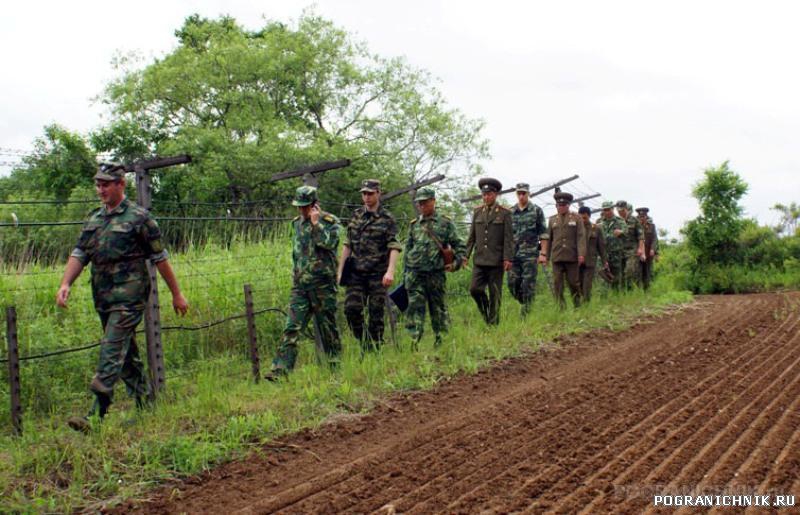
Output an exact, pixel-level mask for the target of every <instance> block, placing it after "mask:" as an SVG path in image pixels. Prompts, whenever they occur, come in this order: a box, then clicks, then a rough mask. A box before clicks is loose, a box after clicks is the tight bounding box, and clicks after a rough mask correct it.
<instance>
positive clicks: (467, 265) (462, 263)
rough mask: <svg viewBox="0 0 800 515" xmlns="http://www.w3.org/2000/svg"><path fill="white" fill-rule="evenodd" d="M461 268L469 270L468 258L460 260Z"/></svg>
mask: <svg viewBox="0 0 800 515" xmlns="http://www.w3.org/2000/svg"><path fill="white" fill-rule="evenodd" d="M461 268H464V269H468V268H469V258H464V259H462V260H461Z"/></svg>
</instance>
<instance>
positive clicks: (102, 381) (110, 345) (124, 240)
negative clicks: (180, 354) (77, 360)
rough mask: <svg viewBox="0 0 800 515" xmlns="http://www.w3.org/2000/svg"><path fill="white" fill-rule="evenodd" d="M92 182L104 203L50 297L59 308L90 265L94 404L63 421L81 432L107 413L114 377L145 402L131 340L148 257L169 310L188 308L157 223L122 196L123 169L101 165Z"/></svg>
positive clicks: (144, 293) (146, 290) (145, 290)
mask: <svg viewBox="0 0 800 515" xmlns="http://www.w3.org/2000/svg"><path fill="white" fill-rule="evenodd" d="M94 181H95V190H96V192H97V195H98V197H100V201H101V202H102V203H103V206H102V207H100V208H98V209H95V210H94V211H92V212H91V214H90V215H89V218H88V220H87V221H86V222H85V223H84V225H83V229H82V230H81V235H80V237H79V238H78V243H77V245H76V246H75V249H74V250H73V251H72V254H71V255H70V257H69V260H68V261H67V266H66V270H65V271H64V276H63V278H62V279H61V286H60V287H59V289H58V293H57V294H56V303H57V304H58V306H60V307H62V308H66V307H67V300H68V299H69V294H70V288H71V287H72V284H73V283H74V282H75V280H76V279H77V278H78V276H79V275H80V273H81V271H82V270H83V268H84V267H85V266H86V265H88V264H89V263H91V264H92V296H93V298H94V305H95V309H96V310H97V313H98V314H99V315H100V322H101V324H102V326H103V331H104V335H103V339H102V340H101V343H100V359H99V362H98V365H97V371H96V373H95V375H94V377H93V378H92V381H91V383H90V384H89V389H90V390H91V391H92V393H94V395H95V401H94V404H93V406H92V409H91V410H90V412H89V415H87V416H86V417H83V418H81V417H72V418H70V419H69V421H68V424H69V426H70V427H72V428H73V429H75V430H77V431H84V432H85V431H87V430H88V429H89V427H90V426H89V421H88V417H89V416H91V415H94V414H97V415H98V416H99V417H100V419H102V418H103V417H104V416H105V415H106V413H107V412H108V408H109V406H110V405H111V403H112V400H113V395H114V384H115V383H116V382H117V379H122V381H123V382H124V383H125V386H126V388H127V390H128V394H129V395H131V396H133V397H135V398H136V405H137V407H139V408H141V407H142V406H143V405H144V403H145V402H146V400H147V397H148V394H149V390H150V389H149V383H148V380H147V377H146V376H145V373H144V365H143V364H142V361H141V360H140V359H139V349H138V347H137V345H136V338H135V332H136V326H137V325H139V322H141V320H142V317H143V315H144V309H145V305H146V304H147V299H148V297H149V295H150V277H149V274H148V272H147V260H150V261H151V262H152V263H153V264H154V265H155V266H156V268H157V269H158V271H159V273H160V274H161V277H163V278H164V281H165V282H166V283H167V286H168V287H169V289H170V292H172V306H173V308H174V309H175V312H177V313H179V314H181V315H185V314H186V312H187V310H188V309H189V305H188V303H187V302H186V299H185V298H184V297H183V294H182V293H181V290H180V287H179V286H178V280H177V279H176V278H175V274H174V272H173V271H172V267H171V266H170V264H169V261H168V256H167V251H166V250H164V247H163V246H162V244H161V231H160V230H159V228H158V224H156V222H155V220H153V218H152V217H151V216H150V213H148V212H147V210H145V209H144V208H142V207H140V206H138V205H137V204H134V203H133V202H131V201H129V200H128V199H127V198H125V169H124V167H123V166H122V165H115V164H102V165H100V167H99V169H98V171H97V173H96V174H95V176H94Z"/></svg>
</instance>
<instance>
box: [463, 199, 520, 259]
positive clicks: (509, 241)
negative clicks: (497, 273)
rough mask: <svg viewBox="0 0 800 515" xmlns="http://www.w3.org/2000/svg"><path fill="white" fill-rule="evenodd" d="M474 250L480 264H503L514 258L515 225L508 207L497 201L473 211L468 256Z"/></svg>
mask: <svg viewBox="0 0 800 515" xmlns="http://www.w3.org/2000/svg"><path fill="white" fill-rule="evenodd" d="M473 250H475V260H474V263H475V264H476V265H478V266H502V265H503V261H511V260H512V259H514V225H513V220H512V218H511V211H510V210H509V209H508V208H505V207H503V206H501V205H499V204H497V203H495V204H494V205H493V206H492V207H491V208H487V207H486V206H485V205H483V206H481V207H479V208H476V209H475V211H473V213H472V225H471V226H470V230H469V239H468V240H467V258H469V256H470V255H471V254H472V251H473Z"/></svg>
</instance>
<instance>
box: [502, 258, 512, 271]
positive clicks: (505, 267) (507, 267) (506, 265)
mask: <svg viewBox="0 0 800 515" xmlns="http://www.w3.org/2000/svg"><path fill="white" fill-rule="evenodd" d="M503 270H505V271H506V272H508V271H509V270H511V260H509V259H506V260H504V261H503Z"/></svg>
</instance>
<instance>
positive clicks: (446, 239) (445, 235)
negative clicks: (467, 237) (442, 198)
mask: <svg viewBox="0 0 800 515" xmlns="http://www.w3.org/2000/svg"><path fill="white" fill-rule="evenodd" d="M428 231H430V232H431V233H432V234H433V235H434V236H436V237H437V238H438V239H439V242H440V243H441V244H442V245H444V246H448V245H449V246H450V248H452V249H453V252H454V254H455V262H454V265H455V269H456V270H457V269H458V268H459V267H460V266H461V262H462V260H463V259H464V256H465V255H466V247H465V245H464V242H463V241H462V240H461V238H459V236H458V233H457V232H456V225H455V224H454V223H453V221H452V220H450V219H449V218H448V217H446V216H442V215H439V214H438V213H434V214H433V215H431V216H430V217H427V218H424V217H422V216H421V215H420V216H419V217H417V218H415V219H414V220H412V222H411V226H410V227H409V230H408V240H407V242H406V251H405V254H404V255H403V265H404V268H405V269H406V270H408V269H413V270H416V271H418V272H438V271H441V270H444V259H443V258H442V255H441V253H440V252H439V247H438V246H437V245H436V242H435V241H434V240H433V238H431V236H430V235H429V234H428Z"/></svg>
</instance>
